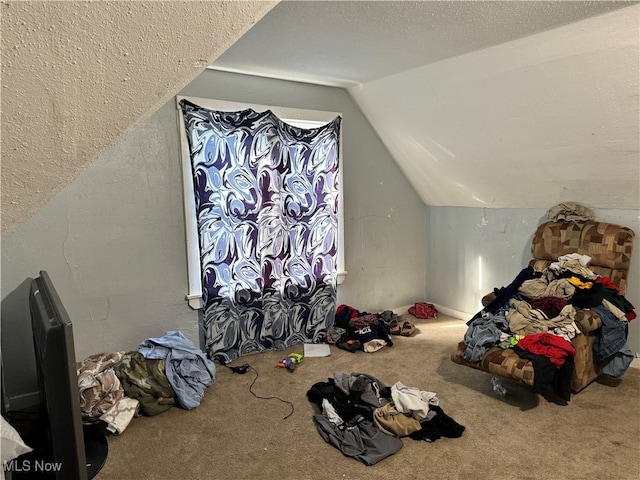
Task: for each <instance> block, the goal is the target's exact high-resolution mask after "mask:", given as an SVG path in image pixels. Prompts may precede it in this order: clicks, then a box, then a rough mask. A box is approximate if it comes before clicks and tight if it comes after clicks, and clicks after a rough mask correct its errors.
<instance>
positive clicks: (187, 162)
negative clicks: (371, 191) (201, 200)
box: [176, 96, 347, 309]
mask: <svg viewBox="0 0 640 480" xmlns="http://www.w3.org/2000/svg"><path fill="white" fill-rule="evenodd" d="M183 99H185V100H188V101H189V102H192V103H195V104H197V105H200V106H202V107H205V108H208V109H211V110H221V111H238V110H245V109H248V108H252V109H253V110H256V111H258V112H262V111H265V110H271V111H272V112H273V113H275V114H276V115H277V116H278V117H280V118H281V119H282V120H283V121H285V122H287V123H289V124H291V125H294V126H297V127H301V128H314V127H317V126H319V125H324V124H326V123H327V122H330V121H331V120H333V119H334V118H335V117H336V116H338V115H341V114H340V113H338V112H326V111H318V110H302V109H296V108H285V107H278V106H270V105H259V104H250V103H238V102H230V101H225V100H216V99H208V98H195V97H183V96H178V97H176V108H177V109H178V128H179V132H180V142H181V162H182V182H183V193H184V209H185V210H184V211H185V223H186V225H185V228H186V241H187V269H188V278H189V286H188V288H189V291H188V293H187V296H186V299H187V301H188V302H189V305H190V306H191V308H194V309H200V308H202V307H203V304H202V272H201V266H200V247H199V239H198V225H197V218H196V206H195V194H194V189H193V176H192V169H191V159H190V155H189V144H188V142H187V137H186V130H185V126H184V119H183V115H182V109H181V108H180V104H179V102H180V101H181V100H183ZM340 161H342V143H341V144H340ZM342 197H343V195H342V168H340V169H339V202H338V252H337V256H338V259H337V261H338V272H337V273H338V278H337V282H338V284H340V283H342V281H343V280H344V278H345V276H346V273H347V272H346V271H345V269H344V228H343V227H344V210H343V202H342Z"/></svg>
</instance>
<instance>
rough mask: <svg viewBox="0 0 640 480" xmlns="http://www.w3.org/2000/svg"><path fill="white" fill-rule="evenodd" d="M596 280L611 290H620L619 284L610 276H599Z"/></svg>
mask: <svg viewBox="0 0 640 480" xmlns="http://www.w3.org/2000/svg"><path fill="white" fill-rule="evenodd" d="M595 282H597V283H601V284H602V286H603V287H604V288H608V289H609V290H615V291H616V292H619V291H620V289H619V288H618V286H617V285H616V284H615V283H613V280H611V279H610V278H609V277H598V278H596V279H595Z"/></svg>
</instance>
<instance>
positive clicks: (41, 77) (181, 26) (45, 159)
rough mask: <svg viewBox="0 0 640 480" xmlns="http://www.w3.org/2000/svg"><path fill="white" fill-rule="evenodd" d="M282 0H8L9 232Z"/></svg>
mask: <svg viewBox="0 0 640 480" xmlns="http://www.w3.org/2000/svg"><path fill="white" fill-rule="evenodd" d="M276 3H277V2H252V1H246V2H240V1H229V2H218V1H216V2H212V1H203V2H195V1H189V2H176V1H146V2H145V1H136V2H123V1H99V2H95V1H91V2H69V1H62V2H53V1H51V2H49V1H32V2H31V1H26V2H25V1H3V2H2V236H3V238H4V237H5V235H6V234H7V233H9V232H11V231H12V230H13V229H14V228H15V227H16V226H17V225H18V224H19V223H21V222H22V221H24V220H25V219H26V218H28V217H29V216H30V215H31V214H33V213H34V212H35V211H36V210H37V209H38V208H39V207H41V206H42V205H43V204H44V203H45V202H47V201H48V200H49V199H50V198H51V197H52V196H53V195H54V194H55V192H57V191H58V190H59V189H61V188H62V187H64V186H65V185H66V184H67V183H69V182H70V181H72V180H73V179H74V178H75V177H76V176H77V175H78V174H79V173H80V172H81V171H82V170H83V169H84V168H85V167H86V165H87V164H89V163H90V162H91V161H93V160H94V159H95V158H96V157H97V156H98V155H99V154H100V153H101V152H103V151H104V150H105V149H106V148H108V147H110V146H112V145H114V144H115V143H116V142H117V141H118V140H119V139H120V138H121V137H122V135H123V134H125V133H126V132H127V131H129V130H130V129H131V128H132V127H133V126H134V125H136V124H137V123H139V122H140V121H142V120H143V119H144V118H146V117H147V116H148V115H150V114H151V113H152V112H153V111H155V110H156V109H157V108H158V107H159V106H160V105H162V104H164V103H165V102H166V101H167V100H169V98H171V96H173V95H175V94H176V93H177V92H179V91H180V90H181V89H182V88H183V87H184V86H185V85H186V84H188V83H189V82H190V81H191V80H193V78H195V77H196V76H197V75H198V74H199V73H201V72H202V70H204V69H205V68H206V66H207V65H208V64H210V63H211V62H212V61H213V60H214V59H215V58H217V57H218V56H219V55H220V54H221V53H222V52H224V51H225V50H226V49H227V48H228V47H229V46H230V45H231V44H232V43H233V42H234V41H235V40H236V39H237V38H238V37H240V36H241V35H242V34H243V33H244V32H245V31H246V30H247V29H249V28H250V27H251V26H252V25H253V24H254V23H255V22H256V21H257V20H259V19H260V18H261V17H262V16H263V15H264V14H265V13H266V12H268V11H269V10H270V9H271V8H272V7H273V6H274V5H275V4H276Z"/></svg>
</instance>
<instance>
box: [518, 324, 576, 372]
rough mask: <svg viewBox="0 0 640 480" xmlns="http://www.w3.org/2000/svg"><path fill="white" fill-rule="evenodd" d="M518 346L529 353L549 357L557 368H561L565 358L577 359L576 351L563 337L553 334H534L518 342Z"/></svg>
mask: <svg viewBox="0 0 640 480" xmlns="http://www.w3.org/2000/svg"><path fill="white" fill-rule="evenodd" d="M518 346H519V347H520V348H522V349H523V350H526V351H527V352H531V353H535V354H536V355H544V356H545V357H549V360H551V363H553V364H554V365H555V366H556V368H560V367H561V366H562V364H563V363H564V360H565V358H567V357H575V356H576V349H575V348H574V347H573V345H572V344H571V343H570V342H568V341H567V340H565V339H564V338H563V337H560V336H558V335H554V334H553V333H549V332H543V333H533V334H531V335H527V336H525V337H524V338H523V339H522V340H520V341H519V342H518Z"/></svg>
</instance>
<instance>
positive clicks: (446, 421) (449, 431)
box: [409, 406, 465, 442]
mask: <svg viewBox="0 0 640 480" xmlns="http://www.w3.org/2000/svg"><path fill="white" fill-rule="evenodd" d="M429 410H430V411H433V412H435V416H434V417H433V418H431V419H430V420H426V419H425V420H422V421H421V422H420V425H421V426H422V428H421V429H420V430H418V431H417V432H413V433H411V434H409V437H411V438H413V439H414V440H424V441H425V442H435V441H436V440H437V439H439V438H440V437H447V438H458V437H461V436H462V433H463V432H464V430H465V427H464V426H462V425H460V424H459V423H458V422H456V421H455V420H454V419H453V418H451V417H450V416H448V415H447V414H446V413H444V411H443V410H442V408H440V407H439V406H429Z"/></svg>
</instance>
